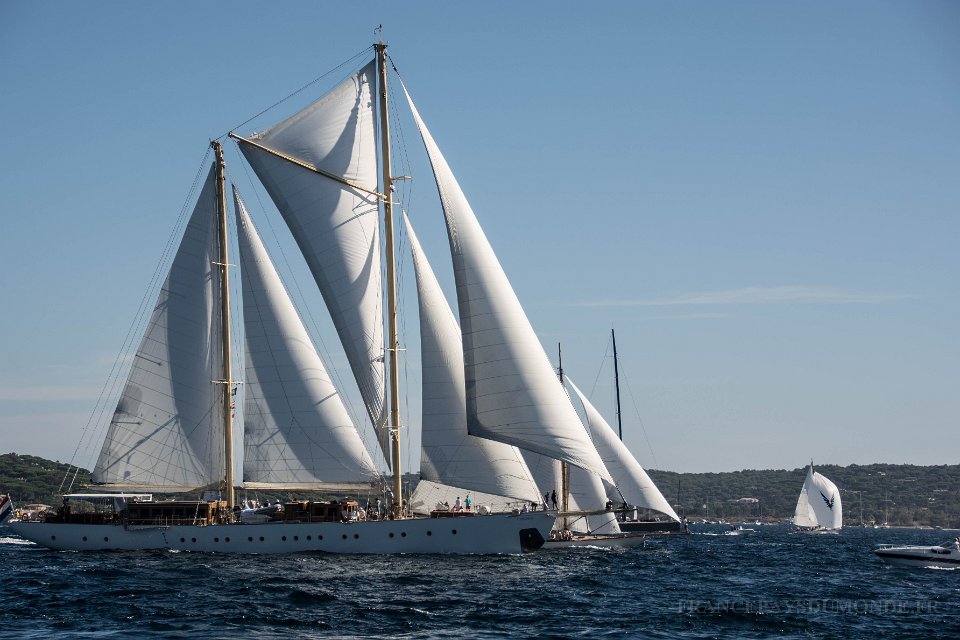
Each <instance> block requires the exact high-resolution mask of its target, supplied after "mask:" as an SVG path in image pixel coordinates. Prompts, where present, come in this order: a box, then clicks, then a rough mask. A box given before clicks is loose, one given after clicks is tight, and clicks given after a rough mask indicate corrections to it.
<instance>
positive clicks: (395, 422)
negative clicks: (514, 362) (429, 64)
mask: <svg viewBox="0 0 960 640" xmlns="http://www.w3.org/2000/svg"><path fill="white" fill-rule="evenodd" d="M373 47H374V49H376V51H377V71H378V72H379V76H380V155H381V162H382V170H383V193H384V198H383V221H384V224H383V232H384V243H385V244H386V254H387V255H386V261H387V327H388V337H387V341H388V344H387V353H388V354H389V355H390V358H389V362H390V423H389V427H390V459H391V463H392V466H393V507H392V510H393V517H394V518H399V517H402V515H403V509H402V508H401V507H402V501H403V482H402V480H403V476H402V475H401V473H400V366H399V363H398V362H397V356H398V355H399V353H400V350H399V347H398V344H397V277H396V270H395V266H396V259H395V257H394V251H393V176H392V175H391V170H390V111H389V108H388V103H387V45H385V44H384V43H383V40H381V41H380V42H378V43H377V44H375V45H373Z"/></svg>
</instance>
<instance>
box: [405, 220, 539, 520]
mask: <svg viewBox="0 0 960 640" xmlns="http://www.w3.org/2000/svg"><path fill="white" fill-rule="evenodd" d="M403 220H404V223H405V225H406V230H407V238H408V239H409V241H410V253H411V255H412V256H413V265H414V270H415V271H416V277H417V294H418V298H419V301H420V348H421V354H422V356H421V366H422V370H423V384H422V393H423V422H422V431H421V433H422V435H421V456H420V476H421V478H422V479H424V480H429V481H432V482H435V483H441V484H445V485H450V486H452V487H470V488H471V489H473V490H475V491H480V492H483V493H486V494H489V495H495V496H508V497H512V498H520V499H522V500H525V501H537V499H538V498H539V493H538V491H537V485H536V484H535V483H534V481H533V478H532V477H531V475H530V471H529V469H527V465H526V463H524V461H523V457H522V456H521V455H520V451H519V450H518V449H517V448H516V447H512V446H510V445H507V444H503V443H500V442H494V441H492V440H484V439H482V438H477V437H476V436H471V435H469V434H468V433H467V410H466V398H465V391H464V383H463V346H462V343H461V341H460V327H459V326H457V320H456V318H455V317H454V315H453V312H452V311H451V310H450V306H449V305H448V304H447V300H446V298H445V297H444V295H443V291H442V289H441V288H440V283H439V282H437V278H436V276H435V275H434V273H433V269H431V268H430V263H429V262H428V261H427V258H426V256H425V255H424V253H423V249H422V248H421V247H420V242H419V241H418V240H417V236H416V234H415V233H414V231H413V227H412V226H411V225H410V220H409V219H408V218H407V216H406V214H404V217H403Z"/></svg>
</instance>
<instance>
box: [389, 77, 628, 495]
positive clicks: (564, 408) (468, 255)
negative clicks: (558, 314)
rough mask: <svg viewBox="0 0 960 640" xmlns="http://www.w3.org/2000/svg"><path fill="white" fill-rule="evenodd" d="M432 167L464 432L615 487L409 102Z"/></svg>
mask: <svg viewBox="0 0 960 640" xmlns="http://www.w3.org/2000/svg"><path fill="white" fill-rule="evenodd" d="M407 100H408V102H409V103H410V109H411V111H412V113H413V117H414V119H415V120H416V122H417V126H418V127H419V129H420V134H421V136H422V138H423V142H424V145H425V146H426V148H427V154H428V155H429V156H430V162H431V164H432V166H433V172H434V177H435V179H436V183H437V189H438V190H439V192H440V201H441V203H442V205H443V211H444V217H445V218H446V223H447V233H448V235H449V238H450V251H451V254H452V256H453V268H454V276H455V278H456V282H457V302H458V306H459V310H460V329H461V332H462V338H463V359H464V374H465V384H466V398H467V430H468V432H469V433H470V434H471V435H475V436H480V437H482V438H488V439H490V440H496V441H498V442H504V443H506V444H511V445H514V446H517V447H520V448H521V449H527V450H530V451H535V452H537V453H541V454H543V455H546V456H549V457H551V458H556V459H558V460H565V461H567V462H570V463H571V464H574V465H576V466H578V467H582V468H584V469H587V470H589V471H593V472H594V473H597V474H599V475H600V476H601V477H602V478H604V479H606V480H608V481H610V482H612V479H611V478H610V474H609V473H608V472H607V470H606V468H605V467H604V466H603V461H602V460H600V456H599V455H598V454H597V451H596V449H594V447H593V444H592V443H591V442H590V438H589V436H588V435H587V432H586V430H584V428H583V425H582V424H581V423H580V418H579V417H578V416H577V412H576V411H575V410H574V408H573V405H571V404H570V400H569V398H568V397H567V394H566V392H565V391H564V390H563V386H562V385H561V384H560V381H559V380H558V379H557V376H556V375H555V374H554V372H553V367H552V366H551V365H550V361H549V359H548V358H547V354H546V353H545V352H544V350H543V347H542V346H541V344H540V341H539V340H538V339H537V335H536V334H535V333H534V331H533V327H531V326H530V321H529V320H528V319H527V316H526V314H525V313H524V311H523V308H522V307H521V306H520V301H519V300H518V299H517V296H516V294H515V293H514V291H513V287H511V286H510V282H509V281H508V280H507V276H506V274H505V273H504V271H503V268H502V267H501V266H500V263H499V261H498V260H497V257H496V255H495V254H494V252H493V249H492V248H491V246H490V243H489V242H488V241H487V238H486V235H484V233H483V229H481V228H480V224H479V222H477V218H476V216H475V215H474V213H473V210H472V209H471V208H470V203H469V202H467V199H466V197H465V196H464V195H463V191H461V189H460V185H459V184H458V183H457V179H456V178H455V177H454V175H453V173H452V172H451V171H450V167H449V166H448V165H447V162H446V160H444V158H443V155H442V154H441V153H440V149H439V148H438V147H437V145H436V143H435V142H434V141H433V138H432V137H431V135H430V132H429V131H428V130H427V127H426V125H425V124H424V123H423V120H421V119H420V115H419V113H418V112H417V109H416V107H415V106H414V104H413V100H412V99H410V95H409V94H407Z"/></svg>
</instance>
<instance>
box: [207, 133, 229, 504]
mask: <svg viewBox="0 0 960 640" xmlns="http://www.w3.org/2000/svg"><path fill="white" fill-rule="evenodd" d="M210 146H211V147H213V152H214V154H215V156H216V160H215V163H214V164H215V166H216V174H217V175H216V177H217V221H218V223H219V224H217V235H218V240H219V244H220V261H219V262H218V263H217V264H218V265H219V266H220V335H221V338H222V339H223V345H222V348H223V380H221V381H220V382H221V384H223V465H224V484H225V485H226V487H225V489H226V493H227V512H228V513H229V514H230V515H232V514H233V505H234V498H233V377H232V373H231V369H230V266H229V260H228V255H227V189H226V181H225V178H224V174H225V173H226V170H225V167H226V165H225V164H224V162H223V146H222V145H221V144H220V143H219V142H217V141H216V140H213V141H211V142H210Z"/></svg>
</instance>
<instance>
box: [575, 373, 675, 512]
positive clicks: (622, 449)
mask: <svg viewBox="0 0 960 640" xmlns="http://www.w3.org/2000/svg"><path fill="white" fill-rule="evenodd" d="M566 382H567V384H569V385H570V388H571V389H573V392H574V393H575V394H576V396H577V398H579V400H580V404H581V405H582V406H583V411H584V414H585V415H586V419H587V420H586V424H587V428H588V429H589V430H590V435H591V436H593V444H594V445H596V447H597V452H598V453H599V454H600V457H601V458H602V459H603V463H604V464H605V465H606V466H607V470H608V471H610V475H612V476H613V479H614V481H615V482H614V484H616V486H617V489H619V490H620V493H621V494H622V495H623V497H624V499H625V500H626V501H627V502H628V503H630V504H631V505H634V506H637V507H643V508H645V509H653V510H654V511H659V512H660V513H663V514H666V515H668V516H670V517H671V518H672V519H674V520H676V521H677V522H680V517H679V516H677V513H676V512H675V511H674V510H673V508H672V507H671V506H670V503H669V502H667V499H666V498H664V497H663V494H662V493H660V490H659V489H657V485H655V484H654V483H653V480H651V479H650V476H649V475H647V472H646V471H644V469H643V467H642V466H640V463H639V462H637V459H636V458H635V457H634V456H633V454H632V453H630V450H629V449H627V447H626V445H624V444H623V443H622V442H621V441H620V438H618V437H617V434H616V433H614V431H613V427H611V426H610V425H609V424H607V421H606V420H604V419H603V416H601V415H600V412H599V411H597V409H596V407H594V406H593V404H591V402H590V401H589V400H588V399H587V397H586V396H585V395H583V393H582V392H581V391H580V389H579V388H577V385H575V384H574V383H573V381H572V380H571V379H570V378H569V377H567V378H566Z"/></svg>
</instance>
